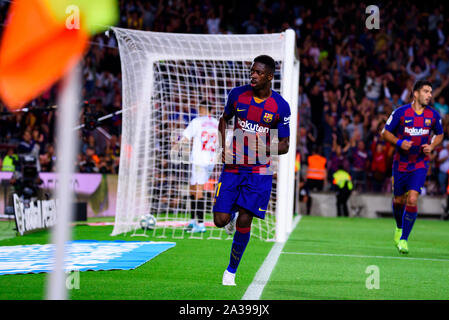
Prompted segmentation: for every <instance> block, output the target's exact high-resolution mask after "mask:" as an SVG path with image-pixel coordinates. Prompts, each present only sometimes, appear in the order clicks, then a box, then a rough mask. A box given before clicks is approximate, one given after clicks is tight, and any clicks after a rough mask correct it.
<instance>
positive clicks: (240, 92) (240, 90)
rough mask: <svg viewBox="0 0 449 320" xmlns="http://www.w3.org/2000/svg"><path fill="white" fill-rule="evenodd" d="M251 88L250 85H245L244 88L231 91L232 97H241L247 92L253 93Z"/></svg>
mask: <svg viewBox="0 0 449 320" xmlns="http://www.w3.org/2000/svg"><path fill="white" fill-rule="evenodd" d="M251 90H252V89H251V86H250V85H249V84H245V85H243V86H237V87H234V88H232V89H231V91H230V92H229V95H230V96H239V95H241V94H243V93H245V92H248V91H251Z"/></svg>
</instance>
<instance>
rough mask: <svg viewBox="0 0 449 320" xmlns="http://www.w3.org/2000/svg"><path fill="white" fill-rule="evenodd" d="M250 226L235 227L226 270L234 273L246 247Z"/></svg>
mask: <svg viewBox="0 0 449 320" xmlns="http://www.w3.org/2000/svg"><path fill="white" fill-rule="evenodd" d="M250 231H251V228H250V227H249V228H239V227H236V230H235V233H234V239H233V241H232V247H231V257H230V259H229V265H228V268H227V270H228V271H229V272H231V273H236V271H237V267H238V266H239V263H240V260H241V259H242V255H243V252H244V251H245V249H246V245H247V244H248V242H249V238H250Z"/></svg>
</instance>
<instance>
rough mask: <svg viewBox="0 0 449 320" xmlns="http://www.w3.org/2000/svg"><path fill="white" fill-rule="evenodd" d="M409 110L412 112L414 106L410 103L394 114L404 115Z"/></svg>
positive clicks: (397, 109) (395, 110)
mask: <svg viewBox="0 0 449 320" xmlns="http://www.w3.org/2000/svg"><path fill="white" fill-rule="evenodd" d="M409 110H412V111H413V109H412V105H411V104H410V103H407V104H404V105H402V106H400V107H397V108H396V109H394V110H393V114H394V115H396V116H397V115H403V114H404V113H406V112H408V111H409Z"/></svg>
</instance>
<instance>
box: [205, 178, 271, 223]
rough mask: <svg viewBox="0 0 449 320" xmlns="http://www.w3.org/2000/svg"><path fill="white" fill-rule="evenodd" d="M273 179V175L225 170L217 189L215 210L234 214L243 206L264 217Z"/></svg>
mask: <svg viewBox="0 0 449 320" xmlns="http://www.w3.org/2000/svg"><path fill="white" fill-rule="evenodd" d="M272 181H273V176H272V175H263V174H261V175H260V174H255V173H249V172H248V173H242V172H240V173H232V172H224V171H223V172H222V173H221V176H220V180H218V184H217V188H216V191H215V204H214V208H213V211H214V212H224V213H229V214H232V213H234V212H237V211H238V208H239V207H241V208H244V209H246V210H248V211H250V212H252V213H253V214H254V215H255V216H256V217H258V218H260V219H264V218H265V213H266V211H267V207H268V202H269V201H270V195H271V187H272Z"/></svg>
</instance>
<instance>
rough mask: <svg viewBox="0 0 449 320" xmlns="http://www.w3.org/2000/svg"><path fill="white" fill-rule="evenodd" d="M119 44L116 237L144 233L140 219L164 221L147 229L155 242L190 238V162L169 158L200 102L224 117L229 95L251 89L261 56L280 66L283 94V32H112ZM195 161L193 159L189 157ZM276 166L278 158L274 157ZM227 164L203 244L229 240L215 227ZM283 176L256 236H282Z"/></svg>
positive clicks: (208, 196) (209, 187)
mask: <svg viewBox="0 0 449 320" xmlns="http://www.w3.org/2000/svg"><path fill="white" fill-rule="evenodd" d="M113 30H114V32H115V35H116V37H117V39H118V43H119V49H120V57H121V66H122V81H123V83H122V88H123V113H122V140H121V144H122V152H121V158H120V170H119V183H118V199H117V208H116V218H115V225H114V230H113V233H112V234H113V235H117V234H121V233H128V232H132V233H133V234H141V233H144V231H143V230H142V229H141V227H140V223H139V221H140V218H141V217H142V215H144V214H146V213H151V214H153V215H154V216H155V217H156V219H157V225H156V228H155V229H153V230H148V231H145V233H146V234H149V232H151V233H153V235H154V236H156V237H173V238H176V237H184V236H185V235H186V233H185V231H184V228H185V226H186V225H187V223H188V222H189V220H190V217H191V214H190V212H191V207H190V197H189V181H190V175H191V164H190V163H189V161H187V162H180V161H174V160H173V159H172V158H173V157H171V156H170V154H171V150H172V148H173V146H174V144H175V143H176V142H177V141H178V140H179V138H180V136H181V134H182V131H183V129H184V128H186V126H187V125H188V124H189V122H190V121H191V120H192V119H193V118H195V117H196V116H197V115H198V104H199V103H200V102H201V101H202V100H207V101H209V103H211V104H212V105H213V107H212V109H211V115H212V116H213V117H215V118H216V119H218V118H219V116H220V115H221V114H222V112H223V109H224V105H225V101H226V97H227V94H228V93H229V91H230V90H231V89H232V88H233V87H235V86H240V85H244V84H247V83H248V81H249V69H250V65H251V62H252V61H253V59H254V58H255V57H256V56H258V55H260V54H267V55H270V56H272V57H273V58H274V59H275V60H276V62H277V71H276V75H275V79H274V81H273V89H274V90H276V91H278V92H281V90H282V88H281V86H282V63H283V61H282V59H283V57H284V34H283V33H280V34H270V35H191V34H169V33H157V32H143V31H135V30H128V29H121V28H113ZM187 160H188V159H187ZM273 160H274V161H273V163H274V166H276V163H277V161H276V159H273ZM221 169H222V164H221V163H217V164H216V165H215V166H214V169H213V173H212V176H211V177H210V179H209V181H208V183H206V185H205V191H204V198H203V200H202V201H204V219H205V224H206V227H207V231H206V233H201V234H190V235H189V236H192V237H200V238H224V236H223V235H224V233H223V229H218V228H215V227H213V218H212V205H213V199H214V193H215V183H216V182H217V180H218V178H219V175H220V172H221ZM276 189H277V188H276V177H275V178H274V179H273V191H272V199H271V201H270V205H269V208H268V210H267V214H266V218H265V220H264V221H262V220H260V219H254V220H253V227H252V231H251V235H252V236H255V237H259V238H261V239H266V240H273V239H274V237H275V223H276V219H275V215H274V212H275V208H274V206H275V205H276V201H275V199H276Z"/></svg>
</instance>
